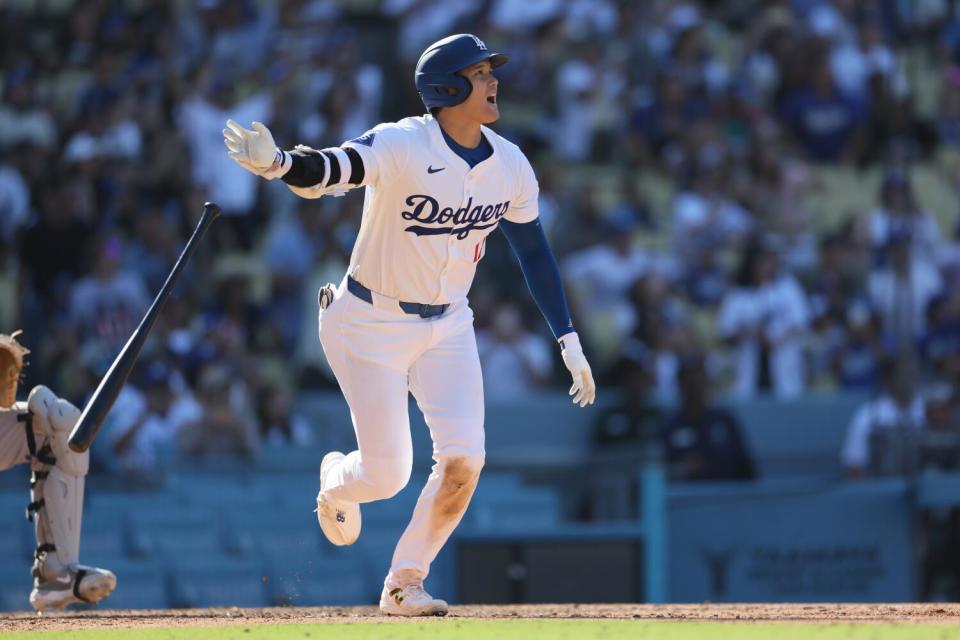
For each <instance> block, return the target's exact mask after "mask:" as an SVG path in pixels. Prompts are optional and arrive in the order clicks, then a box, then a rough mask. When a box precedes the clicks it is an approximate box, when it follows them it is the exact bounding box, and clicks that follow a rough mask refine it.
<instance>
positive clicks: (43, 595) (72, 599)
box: [30, 565, 117, 611]
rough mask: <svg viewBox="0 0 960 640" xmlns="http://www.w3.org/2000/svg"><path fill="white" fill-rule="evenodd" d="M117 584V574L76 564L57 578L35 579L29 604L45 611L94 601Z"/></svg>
mask: <svg viewBox="0 0 960 640" xmlns="http://www.w3.org/2000/svg"><path fill="white" fill-rule="evenodd" d="M116 587H117V576H115V575H113V572H112V571H107V570H106V569H98V568H96V567H85V566H83V565H78V566H77V567H76V568H74V569H71V570H70V573H69V574H67V575H65V576H62V577H60V578H56V579H53V580H46V579H42V578H37V579H35V580H34V582H33V591H31V592H30V606H31V607H33V608H34V609H35V610H36V611H44V610H46V609H63V608H64V607H66V606H67V605H71V604H78V603H87V604H96V603H98V602H100V601H101V600H103V599H104V598H106V597H107V596H109V595H110V594H111V593H113V590H114V589H116Z"/></svg>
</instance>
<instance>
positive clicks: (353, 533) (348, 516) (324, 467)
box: [317, 451, 360, 547]
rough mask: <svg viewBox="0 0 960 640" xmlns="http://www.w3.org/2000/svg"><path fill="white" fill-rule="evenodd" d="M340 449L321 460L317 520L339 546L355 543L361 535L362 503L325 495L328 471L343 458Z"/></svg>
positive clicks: (328, 537) (325, 532)
mask: <svg viewBox="0 0 960 640" xmlns="http://www.w3.org/2000/svg"><path fill="white" fill-rule="evenodd" d="M343 458H344V455H343V454H342V453H340V452H339V451H331V452H330V453H328V454H327V455H325V456H323V460H322V461H321V462H320V493H318V494H317V520H318V521H319V522H320V530H321V531H323V535H325V536H326V537H327V540H329V541H330V542H331V544H335V545H337V546H338V547H342V546H345V545H350V544H353V543H354V542H356V541H357V538H359V537H360V505H359V504H357V503H355V502H341V501H338V500H331V499H329V498H327V497H325V496H324V495H323V489H324V487H325V486H326V478H327V473H328V472H329V470H330V467H331V466H333V463H336V462H338V461H340V460H343Z"/></svg>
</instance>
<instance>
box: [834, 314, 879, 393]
mask: <svg viewBox="0 0 960 640" xmlns="http://www.w3.org/2000/svg"><path fill="white" fill-rule="evenodd" d="M882 357H883V341H882V339H881V329H880V322H879V321H878V319H877V317H876V316H875V315H874V314H873V313H872V312H871V311H870V308H869V306H867V305H866V304H865V303H863V302H862V301H858V302H854V303H851V304H850V307H849V309H847V312H846V327H845V331H844V339H843V340H842V341H841V342H840V344H839V345H837V347H836V350H835V352H834V354H833V369H834V371H835V373H836V377H837V381H838V382H839V384H840V387H841V388H842V389H846V390H850V391H867V390H870V389H875V388H876V386H877V372H878V369H879V366H880V362H881V360H882Z"/></svg>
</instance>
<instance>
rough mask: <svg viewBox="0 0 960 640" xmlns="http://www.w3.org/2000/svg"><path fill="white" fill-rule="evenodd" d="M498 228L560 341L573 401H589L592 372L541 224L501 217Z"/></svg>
mask: <svg viewBox="0 0 960 640" xmlns="http://www.w3.org/2000/svg"><path fill="white" fill-rule="evenodd" d="M500 229H501V230H503V234H504V235H505V236H507V241H508V242H509V243H510V248H511V249H512V250H513V253H514V255H516V256H517V259H518V260H519V261H520V268H521V269H522V270H523V276H524V278H526V281H527V287H528V288H529V289H530V294H531V295H532V296H533V299H534V300H535V301H536V303H537V306H538V307H540V312H541V313H543V316H544V317H545V318H546V319H547V323H548V324H549V325H550V330H551V331H553V335H554V336H555V337H556V338H557V341H558V342H559V343H560V349H561V351H560V354H561V355H562V356H563V364H565V365H566V367H567V369H568V370H569V371H570V376H571V378H573V385H572V386H571V387H570V395H571V396H573V402H574V403H575V404H578V405H580V406H581V407H585V406H587V405H588V404H593V401H594V399H595V397H596V394H597V387H596V384H595V383H594V381H593V372H592V371H591V369H590V363H589V362H587V357H586V356H585V355H584V353H583V347H582V346H581V345H580V336H578V335H577V332H576V331H574V330H573V322H572V321H571V320H570V311H569V309H568V308H567V298H566V296H565V295H564V293H563V281H562V280H561V279H560V269H559V268H558V267H557V261H556V259H554V257H553V251H551V250H550V244H549V243H548V242H547V237H546V236H545V235H544V233H543V227H541V226H540V220H533V221H532V222H526V223H517V222H510V221H508V220H501V221H500Z"/></svg>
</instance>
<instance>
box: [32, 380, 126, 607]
mask: <svg viewBox="0 0 960 640" xmlns="http://www.w3.org/2000/svg"><path fill="white" fill-rule="evenodd" d="M79 418H80V411H79V410H78V409H77V408H76V407H75V406H73V405H72V404H71V403H69V402H68V401H66V400H63V399H61V398H58V397H57V396H56V395H54V394H53V392H51V391H50V389H48V388H46V387H44V386H38V387H35V388H34V389H33V390H32V391H31V392H30V396H29V398H28V399H27V413H26V414H24V416H23V417H22V420H23V422H24V423H25V429H26V435H27V446H28V449H29V451H30V455H31V458H32V460H31V470H32V471H33V474H32V476H31V479H30V499H31V501H30V504H29V505H28V506H27V518H28V519H29V520H31V521H33V522H34V523H35V527H36V535H37V550H36V554H35V561H34V565H33V577H34V590H33V592H32V593H31V594H30V603H31V605H33V606H34V608H36V609H37V610H43V609H45V608H47V607H57V608H62V607H64V606H66V605H68V604H71V603H74V602H90V603H94V602H97V601H99V600H102V599H103V598H105V597H107V596H108V595H110V593H111V592H112V591H113V589H114V587H115V586H116V577H115V576H114V575H113V574H112V573H110V572H109V571H106V570H104V569H97V568H95V567H84V566H82V565H81V564H80V526H81V523H82V519H83V490H84V483H85V476H86V475H87V471H88V469H89V466H90V454H89V452H84V453H76V452H74V451H72V450H71V449H70V448H69V447H68V446H67V439H68V438H69V436H70V432H71V431H72V430H73V426H74V425H75V424H76V422H77V420H78V419H79Z"/></svg>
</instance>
